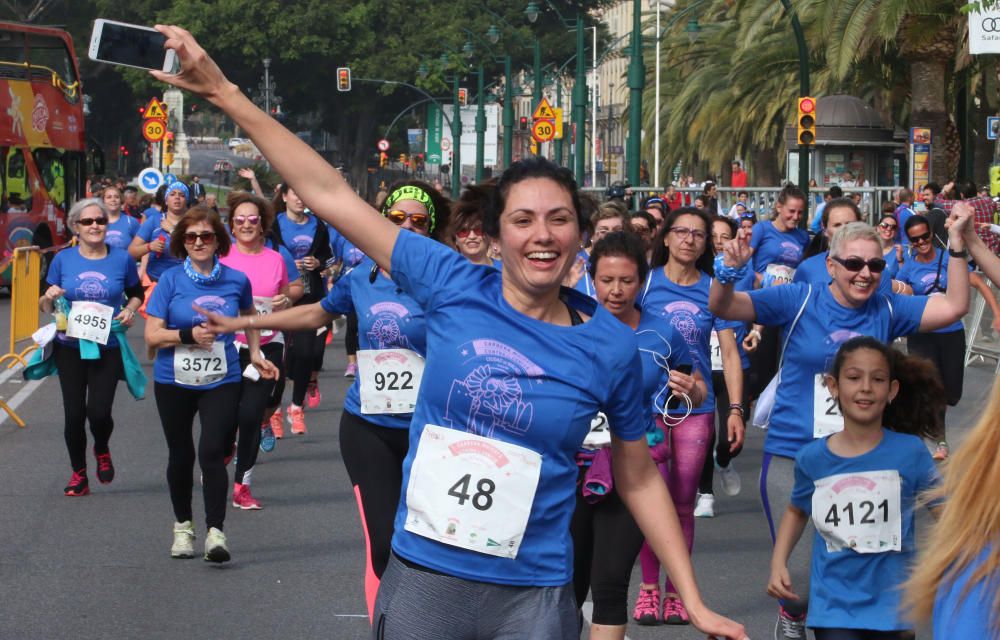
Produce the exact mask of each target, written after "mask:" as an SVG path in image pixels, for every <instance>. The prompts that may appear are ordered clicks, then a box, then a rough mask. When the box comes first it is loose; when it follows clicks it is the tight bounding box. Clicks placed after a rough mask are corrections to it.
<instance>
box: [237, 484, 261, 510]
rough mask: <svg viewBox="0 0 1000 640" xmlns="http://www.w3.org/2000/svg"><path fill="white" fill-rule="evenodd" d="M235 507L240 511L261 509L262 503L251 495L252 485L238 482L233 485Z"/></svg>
mask: <svg viewBox="0 0 1000 640" xmlns="http://www.w3.org/2000/svg"><path fill="white" fill-rule="evenodd" d="M233 506H234V507H237V508H239V509H247V510H250V509H260V502H258V501H257V499H256V498H254V497H253V494H252V493H250V485H248V484H240V483H239V482H237V483H236V484H234V485H233Z"/></svg>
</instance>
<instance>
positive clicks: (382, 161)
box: [378, 151, 389, 167]
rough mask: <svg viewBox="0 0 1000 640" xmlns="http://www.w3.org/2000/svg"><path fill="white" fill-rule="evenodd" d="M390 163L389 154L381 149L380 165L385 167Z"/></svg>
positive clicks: (379, 155)
mask: <svg viewBox="0 0 1000 640" xmlns="http://www.w3.org/2000/svg"><path fill="white" fill-rule="evenodd" d="M388 163H389V154H388V153H386V152H385V151H379V154H378V166H380V167H384V166H385V165H386V164H388Z"/></svg>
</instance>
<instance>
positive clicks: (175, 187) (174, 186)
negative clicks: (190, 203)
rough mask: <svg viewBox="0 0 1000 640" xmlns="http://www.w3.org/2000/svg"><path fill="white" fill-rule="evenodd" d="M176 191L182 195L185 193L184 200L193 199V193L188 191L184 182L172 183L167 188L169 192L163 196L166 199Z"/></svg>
mask: <svg viewBox="0 0 1000 640" xmlns="http://www.w3.org/2000/svg"><path fill="white" fill-rule="evenodd" d="M174 191H180V192H181V193H183V194H184V198H185V199H186V200H190V199H191V192H190V191H188V188H187V185H186V184H184V183H183V182H173V183H171V184H170V186H169V187H167V190H166V191H165V192H164V194H163V195H164V197H166V196H168V195H170V194H171V193H173V192H174Z"/></svg>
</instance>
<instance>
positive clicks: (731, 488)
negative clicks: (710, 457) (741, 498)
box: [715, 460, 743, 496]
mask: <svg viewBox="0 0 1000 640" xmlns="http://www.w3.org/2000/svg"><path fill="white" fill-rule="evenodd" d="M715 472H716V473H717V474H718V475H719V484H720V485H722V493H724V494H726V495H727V496H738V495H740V490H741V489H742V488H743V484H742V483H741V482H740V474H739V472H738V471H737V470H736V467H734V466H733V462H732V460H730V461H729V464H728V465H727V466H725V467H720V466H719V465H715Z"/></svg>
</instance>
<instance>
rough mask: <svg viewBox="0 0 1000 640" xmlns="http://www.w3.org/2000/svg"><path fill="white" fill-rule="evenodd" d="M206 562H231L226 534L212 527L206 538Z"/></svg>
mask: <svg viewBox="0 0 1000 640" xmlns="http://www.w3.org/2000/svg"><path fill="white" fill-rule="evenodd" d="M205 562H229V547H227V546H226V534H224V533H222V531H220V530H219V529H216V528H215V527H210V528H209V529H208V535H207V536H205Z"/></svg>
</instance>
